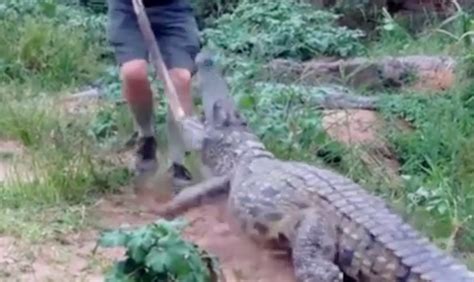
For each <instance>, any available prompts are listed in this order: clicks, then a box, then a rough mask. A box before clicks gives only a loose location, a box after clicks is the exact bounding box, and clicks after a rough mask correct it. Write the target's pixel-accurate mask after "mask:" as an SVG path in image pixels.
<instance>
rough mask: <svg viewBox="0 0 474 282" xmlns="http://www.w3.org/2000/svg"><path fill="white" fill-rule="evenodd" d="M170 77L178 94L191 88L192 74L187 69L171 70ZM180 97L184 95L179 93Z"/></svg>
mask: <svg viewBox="0 0 474 282" xmlns="http://www.w3.org/2000/svg"><path fill="white" fill-rule="evenodd" d="M170 77H171V80H172V81H173V84H174V85H175V87H176V88H178V89H176V90H177V91H178V92H180V90H181V91H182V90H183V89H187V88H189V87H190V86H191V73H190V72H189V71H188V70H186V69H171V70H170ZM179 94H180V95H181V94H182V93H179Z"/></svg>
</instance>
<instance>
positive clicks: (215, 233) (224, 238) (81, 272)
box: [0, 193, 295, 282]
mask: <svg viewBox="0 0 474 282" xmlns="http://www.w3.org/2000/svg"><path fill="white" fill-rule="evenodd" d="M140 200H141V199H139V198H137V197H135V196H133V194H132V193H125V194H121V195H113V196H109V197H106V198H103V199H101V200H99V201H98V202H97V204H96V206H95V207H94V208H93V210H92V212H91V215H93V216H94V217H95V218H96V219H97V228H93V229H90V230H85V231H81V232H80V233H77V234H68V235H64V236H60V237H58V238H56V239H55V240H50V241H48V242H42V243H41V244H35V245H31V244H27V243H25V242H22V241H18V240H16V239H15V238H12V237H0V280H1V281H25V282H26V281H45V282H46V281H103V278H104V274H103V273H104V271H105V270H106V267H108V266H110V265H111V263H112V262H113V261H114V260H116V259H120V258H121V257H122V256H123V250H122V249H118V248H116V249H103V248H98V250H97V252H96V253H95V254H94V253H93V250H94V247H95V244H96V241H97V239H98V236H99V231H98V230H102V229H103V228H117V227H120V226H123V225H128V226H132V227H133V226H138V225H142V224H147V223H151V222H152V221H154V220H156V219H157V218H156V216H154V215H152V214H149V213H146V212H143V210H144V209H146V205H147V203H143V202H141V201H140ZM184 217H185V218H186V219H187V221H188V222H189V226H188V227H187V228H186V229H185V232H184V234H183V235H184V237H185V238H187V239H189V240H192V241H193V242H195V243H196V244H198V245H199V246H200V247H202V248H204V249H206V250H207V251H208V252H210V253H212V254H214V255H216V256H217V257H218V258H219V260H220V263H221V265H222V269H223V272H224V275H225V277H226V281H227V282H234V281H235V282H237V281H252V282H253V281H259V282H267V281H268V282H270V281H277V282H278V281H281V282H292V281H295V280H294V278H293V270H292V266H291V262H290V260H289V258H287V257H281V256H276V255H274V254H272V253H271V252H270V251H267V250H264V249H262V248H260V247H259V246H257V245H256V244H255V243H253V242H252V241H250V240H249V239H247V238H246V237H245V236H244V235H242V234H240V232H239V230H238V229H237V228H236V227H235V226H234V225H233V224H232V223H231V222H230V221H229V220H228V217H227V216H226V212H225V199H220V200H218V201H216V202H215V203H208V204H205V205H203V206H201V207H198V208H196V209H193V210H190V211H189V212H187V213H186V214H184Z"/></svg>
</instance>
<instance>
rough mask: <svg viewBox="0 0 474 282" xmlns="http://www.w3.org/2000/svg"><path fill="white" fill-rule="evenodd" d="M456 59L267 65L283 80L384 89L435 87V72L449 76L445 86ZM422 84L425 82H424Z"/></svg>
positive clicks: (449, 78)
mask: <svg viewBox="0 0 474 282" xmlns="http://www.w3.org/2000/svg"><path fill="white" fill-rule="evenodd" d="M454 67H455V60H454V59H453V58H451V57H446V56H425V55H414V56H406V57H383V58H379V59H369V58H354V59H348V60H332V61H327V60H326V61H324V60H311V61H307V62H303V63H299V62H295V61H291V60H284V59H276V60H273V61H271V62H270V63H269V64H267V65H266V66H265V67H264V74H263V76H264V77H265V78H267V79H268V78H270V79H276V80H278V81H282V82H291V83H303V84H309V85H319V84H321V83H338V84H345V85H350V86H354V87H366V88H370V89H381V88H385V87H403V86H409V85H413V84H417V83H418V82H420V81H421V83H423V80H432V81H429V82H426V83H424V84H426V85H427V87H432V86H433V85H435V86H434V87H436V83H439V81H436V80H438V77H437V75H436V74H438V75H439V76H442V77H446V78H445V79H446V80H447V81H446V82H445V83H444V84H441V85H439V86H438V87H436V88H438V89H445V88H447V87H448V86H449V83H451V82H452V77H454ZM422 87H423V86H422Z"/></svg>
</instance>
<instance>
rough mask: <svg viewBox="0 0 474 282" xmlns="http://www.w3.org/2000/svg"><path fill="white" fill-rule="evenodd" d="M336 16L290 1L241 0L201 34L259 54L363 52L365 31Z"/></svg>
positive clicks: (246, 52)
mask: <svg viewBox="0 0 474 282" xmlns="http://www.w3.org/2000/svg"><path fill="white" fill-rule="evenodd" d="M337 18H338V16H337V15H335V14H332V13H330V12H328V11H322V10H315V9H314V8H312V7H311V6H310V5H309V4H307V3H302V2H300V1H288V0H276V1H272V0H263V1H258V2H255V1H249V0H243V1H241V2H240V3H239V4H238V6H237V7H236V8H235V9H234V10H233V11H232V12H230V13H227V14H224V15H223V16H221V17H220V18H219V19H218V20H216V21H215V23H214V24H213V25H212V26H211V27H209V28H207V29H206V30H205V31H204V32H203V36H204V40H205V41H206V44H207V45H209V46H211V47H213V48H215V47H218V48H222V49H224V50H228V51H229V52H233V53H240V54H244V55H252V56H254V57H255V58H264V59H267V58H278V57H285V58H294V59H298V60H307V59H310V58H313V57H315V56H318V55H328V56H349V55H354V54H357V53H359V52H361V51H362V50H363V48H362V45H361V43H360V42H359V39H360V38H361V37H362V36H363V33H362V32H361V31H359V30H350V29H348V28H345V27H340V26H337V24H336V20H337Z"/></svg>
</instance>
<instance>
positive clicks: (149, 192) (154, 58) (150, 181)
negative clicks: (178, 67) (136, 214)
mask: <svg viewBox="0 0 474 282" xmlns="http://www.w3.org/2000/svg"><path fill="white" fill-rule="evenodd" d="M132 3H133V8H134V11H135V14H136V15H137V19H138V25H139V28H140V30H141V32H142V34H143V38H144V40H145V43H146V45H147V48H148V51H149V56H150V62H151V64H152V66H153V68H154V71H155V77H157V76H159V77H160V78H161V81H162V82H163V85H164V94H165V97H166V98H167V99H168V103H169V108H170V109H171V114H172V116H173V118H174V119H175V121H176V122H177V123H178V124H179V122H180V121H181V120H182V119H183V118H184V117H185V113H184V110H183V108H182V106H181V104H180V102H179V98H178V94H177V92H176V88H175V87H174V84H173V82H172V81H171V78H170V75H169V73H168V69H167V68H166V65H165V63H164V61H163V56H162V55H161V51H160V48H159V46H158V44H157V40H156V38H155V34H154V33H153V30H152V29H151V25H150V21H149V19H148V16H147V14H146V12H145V8H144V6H143V2H142V0H132ZM134 186H135V193H136V194H137V196H138V197H139V198H143V199H144V200H146V202H147V204H150V205H156V204H157V203H159V202H165V201H168V200H169V199H170V198H171V197H172V196H173V194H174V191H173V190H174V189H173V184H172V176H171V175H169V173H167V172H166V171H160V170H158V171H157V172H154V173H149V174H148V173H147V174H144V175H142V176H140V177H137V178H136V179H135V181H134Z"/></svg>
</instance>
